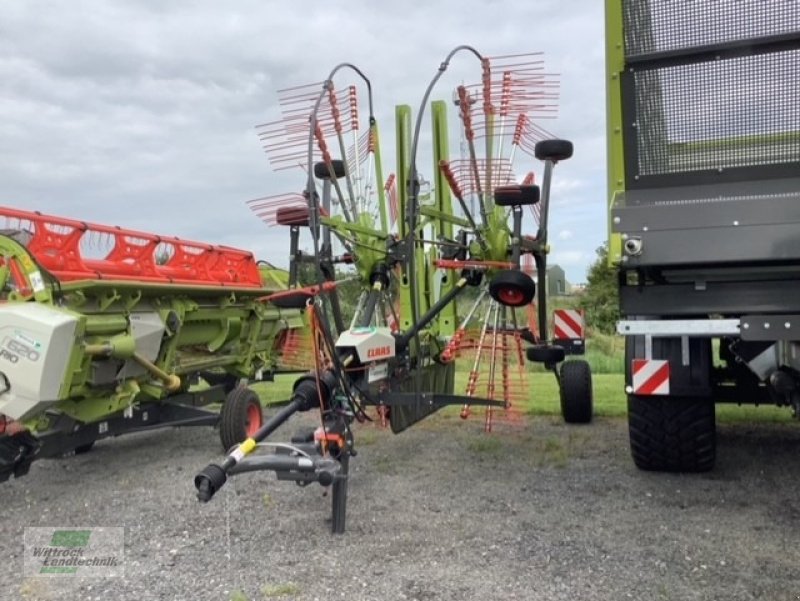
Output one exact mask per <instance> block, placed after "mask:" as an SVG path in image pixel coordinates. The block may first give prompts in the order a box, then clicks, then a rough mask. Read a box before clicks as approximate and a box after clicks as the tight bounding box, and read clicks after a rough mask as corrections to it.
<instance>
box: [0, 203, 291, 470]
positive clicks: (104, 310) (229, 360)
mask: <svg viewBox="0 0 800 601" xmlns="http://www.w3.org/2000/svg"><path fill="white" fill-rule="evenodd" d="M0 220H2V230H0V297H1V298H2V302H1V303H0V481H2V480H6V479H7V478H8V477H9V476H10V475H11V474H14V475H16V476H21V475H23V474H25V473H26V472H27V471H28V468H29V466H30V464H31V462H32V461H33V460H34V459H35V458H38V457H52V456H58V455H62V454H64V453H69V452H73V451H74V452H76V453H80V452H85V451H87V450H89V449H90V448H91V446H92V444H93V443H94V442H95V441H96V440H97V439H99V438H104V437H106V436H115V435H119V434H123V433H125V432H130V431H136V430H142V429H149V428H153V427H158V426H168V425H204V424H208V425H213V424H216V423H217V422H218V421H219V422H220V433H221V438H222V442H223V445H225V448H230V447H231V446H232V445H233V444H235V443H236V442H239V441H240V440H242V439H243V438H245V437H246V436H247V435H249V434H253V433H254V432H255V431H256V430H257V429H258V428H259V427H260V425H261V422H262V413H261V406H260V401H259V399H258V397H257V396H256V395H255V394H254V393H253V392H252V391H251V390H250V389H249V388H247V387H246V386H245V383H246V381H247V380H259V379H268V378H270V377H271V375H272V374H273V372H274V371H275V369H276V366H277V364H278V359H279V351H280V348H279V347H277V346H276V341H278V340H279V339H280V336H282V335H284V333H285V332H286V331H291V330H294V329H297V328H301V327H303V324H304V316H303V315H302V314H301V313H300V312H299V311H297V310H292V309H278V308H277V307H275V306H272V305H270V304H268V303H264V302H262V301H261V299H262V298H263V297H265V296H267V295H269V294H273V293H275V292H276V291H277V290H279V289H280V277H276V276H277V275H278V274H276V270H275V269H274V268H272V267H271V266H268V265H259V264H257V262H256V261H255V259H254V258H253V255H252V254H251V253H249V252H246V251H243V250H238V249H235V248H228V247H222V246H213V245H210V244H202V243H197V242H190V241H186V240H181V239H178V238H168V237H163V236H156V235H152V234H147V233H144V232H137V231H131V230H124V229H121V228H118V227H109V226H103V225H97V224H90V223H85V222H83V221H75V220H70V219H63V218H59V217H53V216H48V215H42V214H40V213H34V212H28V211H21V210H16V209H11V208H6V207H0ZM201 379H202V380H204V384H205V385H203V386H194V387H193V386H191V385H192V384H193V383H197V382H198V381H199V380H201ZM220 402H221V403H223V405H222V410H221V412H220V411H217V410H215V409H212V408H208V407H207V405H210V404H212V403H220Z"/></svg>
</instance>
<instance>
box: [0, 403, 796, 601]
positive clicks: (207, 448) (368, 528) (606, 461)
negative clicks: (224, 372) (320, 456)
mask: <svg viewBox="0 0 800 601" xmlns="http://www.w3.org/2000/svg"><path fill="white" fill-rule="evenodd" d="M300 419H301V420H302V419H306V418H305V416H303V417H301V418H300ZM478 422H479V420H475V421H471V422H467V423H466V424H464V423H460V422H458V421H457V420H452V421H451V420H447V419H444V418H434V419H432V420H430V421H428V422H424V423H422V424H420V425H419V426H417V427H415V428H413V429H412V430H410V431H408V432H405V433H403V434H401V435H398V436H393V435H392V434H390V433H389V432H387V431H381V430H378V429H376V428H374V427H371V426H370V427H362V428H361V429H360V430H359V431H357V433H356V435H357V442H358V441H359V440H360V442H361V445H360V449H359V450H360V453H359V456H358V457H357V458H356V459H354V460H353V462H352V464H351V465H352V471H351V481H350V497H349V499H350V505H349V515H348V532H347V534H345V535H344V536H333V535H331V534H330V533H329V532H328V530H327V528H328V525H327V524H326V522H325V520H326V518H327V516H328V513H329V500H328V499H325V498H322V489H321V488H320V487H319V486H318V485H312V486H311V487H309V488H307V489H300V488H298V487H297V486H295V485H294V484H292V483H287V482H276V481H275V480H274V476H270V475H267V474H247V475H242V476H238V477H237V478H235V479H233V480H231V481H229V484H228V485H226V487H225V488H224V489H223V490H222V491H221V492H220V493H219V494H218V495H217V497H216V498H215V499H214V500H213V501H212V502H211V503H209V504H206V505H202V504H200V503H198V502H197V501H196V500H195V496H194V487H193V486H192V478H193V475H194V473H195V472H196V471H197V470H198V469H199V468H201V467H203V466H204V465H205V464H206V463H208V461H209V460H210V459H213V458H215V457H219V456H220V449H219V442H218V439H217V436H216V433H214V432H212V431H211V430H210V429H208V428H197V429H191V428H189V429H184V430H173V431H160V432H150V433H141V434H137V435H132V436H128V437H123V438H119V439H116V440H108V441H103V442H101V443H98V444H97V445H96V447H95V449H94V450H93V451H92V452H91V453H89V454H87V455H81V456H76V457H69V458H65V459H61V460H44V461H40V462H38V463H36V464H34V466H33V467H32V469H31V472H30V474H29V475H28V476H26V477H25V478H22V479H19V480H11V481H9V482H6V483H5V484H4V485H2V486H0V503H1V505H0V507H2V517H3V519H2V522H0V523H2V526H1V527H0V557H2V558H3V561H2V567H1V568H0V599H31V600H33V599H46V600H56V599H58V600H62V599H63V600H71V599H85V600H87V601H88V600H99V599H104V600H111V599H113V600H118V599H126V600H131V601H133V600H137V601H147V600H151V599H153V600H155V599H158V600H162V599H169V600H172V599H175V600H193V601H194V600H205V599H222V600H230V599H234V600H237V601H241V600H243V599H249V600H250V601H254V600H256V599H304V600H306V599H307V600H312V599H320V600H321V599H326V600H327V599H348V600H350V601H353V600H360V599H386V600H394V599H417V600H419V601H433V600H437V601H438V600H442V601H444V600H451V599H452V600H466V599H481V600H484V599H526V600H536V599H546V600H554V599H569V600H573V599H585V600H599V599H613V600H619V599H626V598H630V599H642V600H651V599H652V600H667V599H675V600H688V599H724V600H726V601H736V600H744V599H764V600H770V601H782V600H790V599H792V600H796V599H800V572H798V568H800V461H798V450H800V429H798V428H796V427H791V425H780V424H758V425H722V426H720V427H719V460H718V467H717V469H716V470H715V471H714V472H712V473H709V474H704V475H692V476H681V475H665V474H650V473H644V472H640V471H637V470H636V469H635V468H634V467H633V464H632V462H631V460H630V457H629V454H628V448H627V431H626V423H625V422H624V421H622V420H602V419H601V420H598V421H597V422H596V423H595V424H593V425H591V426H583V427H575V426H572V427H570V426H566V425H563V424H561V423H560V422H559V421H558V420H556V419H555V418H550V417H540V418H536V419H533V420H531V421H530V422H529V423H528V424H526V425H525V426H524V427H523V426H505V427H503V428H498V432H497V433H496V434H493V435H491V436H485V435H483V434H478V430H479V428H480V424H479V423H478ZM286 433H287V435H288V434H289V433H291V432H290V431H287V432H286ZM94 525H96V526H124V527H125V561H124V564H125V576H124V577H123V578H106V579H79V578H75V577H58V578H25V577H24V575H23V573H22V572H23V564H22V542H21V541H22V534H23V528H24V527H25V526H94Z"/></svg>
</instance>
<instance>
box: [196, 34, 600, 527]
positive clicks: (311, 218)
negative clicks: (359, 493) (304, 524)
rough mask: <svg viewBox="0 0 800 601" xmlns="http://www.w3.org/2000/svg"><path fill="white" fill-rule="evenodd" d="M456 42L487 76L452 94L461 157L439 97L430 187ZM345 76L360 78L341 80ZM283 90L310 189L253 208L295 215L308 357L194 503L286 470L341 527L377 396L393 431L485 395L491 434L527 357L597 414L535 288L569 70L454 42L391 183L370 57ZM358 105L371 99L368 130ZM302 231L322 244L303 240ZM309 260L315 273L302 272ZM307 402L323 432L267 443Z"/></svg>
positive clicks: (292, 298)
mask: <svg viewBox="0 0 800 601" xmlns="http://www.w3.org/2000/svg"><path fill="white" fill-rule="evenodd" d="M459 53H464V54H468V55H471V56H472V57H473V58H474V59H477V60H476V64H477V65H478V69H477V70H476V72H478V73H480V80H479V82H478V83H477V84H475V85H461V86H458V87H457V88H456V91H455V94H454V100H455V104H456V105H457V112H458V115H457V117H458V121H459V122H460V125H459V126H458V128H457V130H458V131H459V134H460V139H461V149H462V152H461V156H460V157H458V158H451V157H450V155H449V146H450V137H449V133H448V132H449V131H450V123H449V122H448V116H447V103H446V102H444V101H433V102H431V104H430V114H431V123H432V131H431V134H430V138H431V140H432V148H431V150H430V159H431V160H432V164H433V176H432V181H431V182H430V183H428V182H426V181H425V180H424V179H423V177H422V176H421V174H420V172H419V171H418V169H417V156H418V154H421V153H420V152H419V144H420V140H421V138H422V135H421V130H422V123H423V118H424V113H425V112H426V109H427V107H428V102H429V100H430V96H431V94H432V91H433V89H434V87H435V85H436V84H437V82H438V81H439V79H440V78H441V76H442V74H443V73H444V72H445V71H446V70H447V68H448V66H449V64H450V61H451V59H452V58H453V57H454V56H455V55H456V54H459ZM346 75H350V76H352V78H353V80H355V81H356V82H358V85H347V86H344V87H337V86H340V85H341V84H340V79H345V76H346ZM363 90H366V94H365V95H366V101H365V102H360V101H359V94H362V95H363ZM279 97H280V102H281V105H282V107H283V114H284V119H282V120H281V121H278V122H275V123H270V124H266V125H263V126H260V127H259V133H260V135H261V138H262V140H263V142H264V146H265V149H266V151H267V153H268V154H269V156H270V160H271V162H272V164H273V166H274V167H276V168H278V169H283V168H289V167H300V168H302V169H304V170H305V172H306V186H305V189H304V191H303V192H302V193H298V194H287V195H279V196H272V197H267V198H262V199H257V200H254V201H251V203H250V204H251V208H252V209H253V210H254V212H255V213H256V214H257V215H258V216H259V217H260V218H262V219H264V220H265V221H266V222H268V223H270V224H273V225H279V226H284V227H288V228H289V229H290V240H291V242H290V258H291V268H290V288H289V289H288V290H286V291H281V292H278V293H275V294H273V295H271V296H270V297H269V301H270V302H271V303H272V304H274V305H275V306H278V307H286V308H295V309H302V310H304V311H306V313H307V315H308V320H309V323H310V332H311V335H310V337H309V344H308V352H307V353H306V355H307V356H308V357H309V358H310V359H311V365H310V366H309V367H310V370H309V372H308V373H306V374H305V375H303V376H302V377H300V378H299V379H298V380H297V381H296V383H295V385H294V389H293V393H292V397H291V399H289V400H288V402H287V403H286V404H284V405H283V406H282V407H281V408H280V409H279V410H278V412H277V413H276V414H275V415H274V416H273V417H271V418H270V419H269V420H267V422H266V423H265V424H264V426H263V427H262V428H261V429H260V430H258V432H256V433H255V434H254V435H253V436H251V437H249V438H247V439H246V440H244V441H243V442H242V443H241V444H239V445H237V446H236V447H234V448H233V449H232V450H231V452H230V453H229V454H228V455H227V456H226V457H225V459H224V460H223V461H222V462H220V463H219V464H217V463H212V464H210V465H208V466H207V467H206V468H204V469H203V470H202V471H200V472H199V473H198V474H197V475H196V477H195V481H194V483H195V486H196V488H197V491H198V498H199V500H201V501H208V500H210V499H211V498H212V497H213V495H214V494H215V493H216V492H217V491H218V490H219V489H220V488H221V487H222V486H223V485H224V483H225V482H226V480H227V478H228V476H230V475H233V474H240V473H243V472H250V471H262V470H266V471H274V472H275V473H276V474H277V477H278V479H281V480H290V481H295V482H296V483H298V484H301V485H307V484H309V483H312V482H318V483H320V484H322V485H323V486H326V487H327V486H332V488H333V491H332V504H333V506H332V530H333V532H336V533H340V532H343V531H344V529H345V520H346V500H347V478H348V466H349V462H350V458H351V456H354V455H355V454H356V448H355V441H354V436H353V430H352V428H351V426H352V424H353V422H354V421H364V420H367V419H371V418H370V417H368V414H367V408H368V407H376V408H377V409H378V415H379V416H380V419H381V420H382V421H385V422H387V423H388V424H389V425H390V426H391V428H392V431H393V432H401V431H402V430H404V429H406V428H408V427H409V426H411V425H413V424H415V423H416V422H418V421H420V420H421V419H423V418H425V417H426V416H428V415H430V414H432V413H433V412H435V411H437V410H438V409H440V408H442V407H444V406H448V405H454V406H458V407H461V416H462V417H464V418H467V417H469V416H470V414H471V413H472V412H473V409H474V408H475V407H483V408H484V410H485V414H484V422H483V423H484V428H485V429H486V430H491V428H492V425H493V423H494V419H495V417H496V415H498V414H508V413H513V411H514V410H515V409H516V408H517V407H515V403H519V402H520V401H522V400H526V399H525V397H526V396H527V393H526V392H525V391H526V390H527V388H526V387H525V385H524V378H525V375H526V369H525V363H524V358H525V357H526V356H527V359H528V360H530V361H534V362H539V363H542V364H544V365H545V366H546V368H547V369H549V370H551V371H552V372H553V373H554V374H555V376H556V378H557V379H558V380H559V383H560V386H561V400H562V408H563V409H564V412H563V413H564V417H565V418H566V420H567V421H570V422H587V421H589V420H590V419H591V415H592V391H591V374H590V373H589V368H588V364H586V363H585V362H584V361H579V360H576V361H564V359H565V350H564V348H563V347H561V346H557V345H554V344H553V343H552V341H551V340H550V339H548V320H547V313H546V311H547V309H546V296H545V286H543V285H540V286H539V294H538V297H537V295H536V284H535V282H534V280H533V279H532V277H531V275H530V272H531V271H535V273H536V274H537V278H538V281H539V282H544V278H545V273H546V269H547V253H548V250H549V248H548V240H547V221H548V210H549V204H550V203H549V201H550V185H551V180H552V175H553V168H554V166H555V165H556V164H557V163H558V162H559V161H564V160H566V159H568V158H570V156H571V155H572V144H571V143H570V142H568V141H565V140H557V139H552V136H550V135H549V134H547V132H546V131H545V130H543V129H542V128H540V127H538V126H536V125H535V124H534V122H533V119H534V118H537V119H538V118H541V117H546V116H550V115H552V113H553V111H554V103H555V100H556V99H557V81H556V79H555V78H554V77H553V76H552V75H549V74H547V73H546V72H545V71H544V67H543V62H542V57H541V56H540V55H538V54H533V55H517V56H506V57H499V58H496V59H488V58H485V57H483V56H482V55H480V54H479V53H478V52H477V51H475V50H474V49H473V48H471V47H468V46H459V47H458V48H456V49H454V50H453V51H452V52H451V53H450V54H449V55H448V56H447V58H446V59H445V61H444V62H443V63H441V65H440V67H439V70H438V72H437V73H436V75H435V77H434V78H433V80H432V81H431V82H430V85H429V86H428V88H427V89H426V91H425V94H424V97H423V100H422V103H421V107H420V111H419V112H418V113H417V115H416V119H415V120H414V122H413V124H412V112H411V109H410V107H408V106H398V107H396V109H395V121H396V156H397V170H396V172H395V173H394V174H392V175H390V176H389V177H388V178H387V179H386V180H384V175H383V171H382V161H381V154H380V145H379V136H378V126H377V121H376V119H375V113H374V108H373V97H372V89H371V85H370V82H369V81H368V80H367V78H366V77H365V76H364V74H363V73H362V72H361V71H360V70H359V69H358V68H357V67H355V66H353V65H351V64H349V63H344V64H341V65H339V66H337V67H336V68H335V69H333V71H332V72H331V73H330V75H329V76H328V78H327V79H325V81H324V82H321V83H319V84H313V85H310V86H302V87H296V88H291V89H289V90H284V91H283V92H281V93H279ZM361 104H365V105H366V106H367V107H368V118H367V120H366V125H367V126H366V128H365V131H364V128H362V127H361V123H360V121H359V115H360V112H359V107H360V105H361ZM334 155H338V156H339V157H341V158H339V159H337V158H333V157H334ZM520 155H527V156H528V157H530V156H534V157H535V158H536V159H539V160H540V161H543V163H544V174H543V179H542V186H541V188H540V187H539V186H537V185H536V184H534V183H533V179H534V176H533V174H529V175H528V176H526V177H525V179H523V180H522V181H523V183H521V184H520V183H516V182H515V175H514V164H515V160H517V159H519V158H520ZM526 206H527V207H529V208H530V209H531V212H532V213H533V215H534V216H535V217H536V218H537V220H536V223H537V225H536V230H535V234H534V235H531V236H526V235H523V221H524V220H525V215H524V212H523V209H524V207H526ZM306 235H307V236H309V238H310V244H311V250H310V251H304V250H301V246H300V238H301V236H306ZM309 270H310V271H312V272H313V274H314V275H313V277H312V281H311V282H310V283H309V282H301V281H300V280H301V279H302V278H301V277H300V275H301V274H302V273H307V272H308V271H309ZM352 281H355V282H357V283H358V285H359V286H360V296H359V299H358V302H357V303H356V306H355V309H354V311H353V315H352V316H346V315H345V311H344V310H343V304H342V302H341V298H340V294H339V292H340V291H341V289H342V285H343V283H344V282H348V283H349V282H352ZM534 299H536V308H535V310H534V315H535V319H534V320H533V321H534V323H529V320H528V319H527V317H526V315H527V312H528V311H530V308H531V304H532V302H533V301H534ZM460 309H461V310H460ZM347 317H349V319H348V318H347ZM467 361H468V362H469V365H468V369H469V375H468V378H467V384H466V388H465V389H464V390H456V378H455V375H456V365H457V364H459V363H465V362H467ZM559 364H560V365H561V369H559V368H558V366H559ZM312 409H315V410H319V412H320V424H319V426H318V427H317V428H312V429H308V430H306V431H301V432H299V433H297V434H296V435H295V436H294V437H292V439H291V442H289V443H274V442H267V441H266V439H267V438H268V437H269V436H270V435H271V434H272V433H273V432H274V431H275V430H276V429H277V428H279V427H280V426H281V425H282V424H284V423H285V422H286V421H287V420H288V419H289V417H291V416H292V415H293V414H295V413H297V412H302V411H308V410H312Z"/></svg>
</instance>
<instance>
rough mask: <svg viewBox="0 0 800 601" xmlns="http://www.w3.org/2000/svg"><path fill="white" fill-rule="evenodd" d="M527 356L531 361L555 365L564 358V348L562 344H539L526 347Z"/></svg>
mask: <svg viewBox="0 0 800 601" xmlns="http://www.w3.org/2000/svg"><path fill="white" fill-rule="evenodd" d="M525 356H527V357H528V361H530V362H531V363H544V364H545V365H555V364H557V363H561V362H562V361H563V360H564V356H565V354H564V349H563V348H562V347H560V346H546V345H542V344H537V345H534V346H529V347H528V348H527V349H525Z"/></svg>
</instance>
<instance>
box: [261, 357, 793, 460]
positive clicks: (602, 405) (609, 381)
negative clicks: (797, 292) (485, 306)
mask: <svg viewBox="0 0 800 601" xmlns="http://www.w3.org/2000/svg"><path fill="white" fill-rule="evenodd" d="M528 378H529V380H528V383H529V386H530V390H531V394H530V397H529V398H530V400H529V402H528V404H527V406H526V407H524V411H525V412H526V413H528V414H532V415H560V414H561V405H560V400H559V392H558V385H557V383H556V379H555V376H553V374H552V373H549V372H539V373H529V374H528ZM296 379H297V375H296V374H285V375H279V376H277V377H276V378H275V382H264V383H259V384H256V385H254V386H253V388H254V389H255V390H256V392H257V393H258V394H259V395H260V396H261V399H262V401H263V402H264V403H267V404H269V403H274V402H278V401H282V400H286V399H288V398H289V396H290V395H291V392H292V385H293V384H294V381H295V380H296ZM466 384H467V371H466V369H463V368H461V366H459V370H458V371H457V372H456V385H455V389H456V392H463V391H464V390H465V388H466ZM592 388H593V391H594V411H595V415H598V416H601V417H617V418H621V417H625V416H626V415H627V410H628V409H627V400H626V398H625V382H624V376H623V375H622V374H621V373H602V372H601V373H597V372H595V371H594V370H593V373H592ZM717 420H718V421H720V422H725V423H726V422H758V421H766V422H790V421H792V416H791V411H790V410H789V409H788V408H785V407H783V408H781V407H774V406H761V407H755V406H752V405H744V406H741V407H740V406H736V405H717ZM369 442H372V441H368V443H367V444H369Z"/></svg>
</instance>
